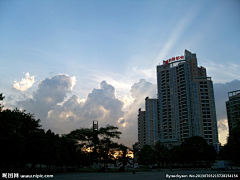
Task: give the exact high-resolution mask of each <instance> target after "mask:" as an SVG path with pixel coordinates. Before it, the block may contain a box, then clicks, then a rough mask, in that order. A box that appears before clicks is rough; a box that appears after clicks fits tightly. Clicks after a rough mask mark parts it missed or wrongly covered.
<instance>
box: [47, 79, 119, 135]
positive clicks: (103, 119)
mask: <svg viewBox="0 0 240 180" xmlns="http://www.w3.org/2000/svg"><path fill="white" fill-rule="evenodd" d="M122 107H123V102H122V101H120V100H119V99H117V98H116V96H115V88H114V87H113V86H112V85H110V84H107V82H106V81H102V82H101V84H100V88H99V89H93V90H92V92H91V93H89V94H88V96H87V99H86V100H85V101H80V99H79V97H78V96H76V95H73V96H71V97H70V98H69V99H68V100H66V101H65V102H64V103H63V104H62V105H57V106H55V107H54V109H53V110H51V111H50V112H49V113H48V116H47V122H48V124H49V125H50V126H51V127H52V129H62V130H64V131H65V133H68V132H69V131H71V130H73V129H76V128H80V127H90V126H91V124H92V121H93V120H98V122H99V124H100V126H105V125H107V124H111V125H114V126H118V125H119V124H118V120H119V118H121V117H122V116H123V115H124V112H123V111H122ZM66 125H67V126H66Z"/></svg>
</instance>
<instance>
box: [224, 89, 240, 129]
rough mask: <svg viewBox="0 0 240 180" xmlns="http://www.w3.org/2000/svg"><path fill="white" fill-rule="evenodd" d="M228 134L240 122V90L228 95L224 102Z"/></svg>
mask: <svg viewBox="0 0 240 180" xmlns="http://www.w3.org/2000/svg"><path fill="white" fill-rule="evenodd" d="M226 109H227V118H228V128H229V133H231V130H232V128H234V127H235V126H236V125H237V122H239V121H240V90H236V91H232V92H229V93H228V101H227V102H226Z"/></svg>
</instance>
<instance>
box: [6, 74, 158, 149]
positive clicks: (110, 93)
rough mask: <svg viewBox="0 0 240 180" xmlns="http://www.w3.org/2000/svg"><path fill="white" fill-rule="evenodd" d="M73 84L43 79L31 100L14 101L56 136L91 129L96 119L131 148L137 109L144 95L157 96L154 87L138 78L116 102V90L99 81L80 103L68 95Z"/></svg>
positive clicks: (60, 77)
mask: <svg viewBox="0 0 240 180" xmlns="http://www.w3.org/2000/svg"><path fill="white" fill-rule="evenodd" d="M76 82H77V81H76V77H74V76H73V77H70V76H68V75H66V74H59V75H56V76H54V77H51V78H46V79H44V80H42V81H41V82H39V83H38V89H37V90H36V91H35V92H34V93H33V95H32V97H31V98H29V97H26V98H25V99H24V100H19V101H17V102H16V103H17V107H18V108H21V109H26V110H27V111H28V112H31V113H34V114H35V118H36V119H41V124H42V125H43V128H45V129H52V130H53V131H54V132H56V133H59V134H64V133H69V132H70V131H72V130H74V129H77V128H80V127H91V126H92V121H93V120H98V123H99V126H100V127H102V126H106V125H107V124H111V125H114V126H117V127H119V130H120V131H121V132H122V133H123V134H122V136H121V139H120V141H121V143H124V144H126V145H129V146H130V145H132V144H133V143H134V142H135V141H137V115H138V109H139V108H144V106H145V98H146V96H148V97H150V98H152V97H156V91H157V89H156V88H157V86H156V84H152V83H149V82H147V81H146V80H144V79H141V80H140V81H139V82H137V83H134V84H133V85H132V86H131V89H130V92H129V94H128V95H126V96H124V98H122V99H119V98H117V97H116V90H115V87H114V86H113V85H111V84H108V83H107V82H106V81H102V82H101V83H100V86H99V88H94V89H93V90H92V91H91V92H90V93H89V94H88V95H87V98H86V99H84V100H83V99H80V98H79V97H78V96H77V95H72V96H70V97H69V96H67V95H68V93H70V92H71V91H72V89H73V87H74V85H75V84H76ZM67 97H68V99H66V98H67ZM9 98H11V97H9Z"/></svg>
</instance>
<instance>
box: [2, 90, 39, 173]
mask: <svg viewBox="0 0 240 180" xmlns="http://www.w3.org/2000/svg"><path fill="white" fill-rule="evenodd" d="M1 99H3V97H2V95H1ZM0 117H1V118H0V141H1V143H2V144H3V148H0V157H1V168H2V169H3V170H6V171H8V170H10V168H11V166H14V168H15V169H16V168H17V167H19V166H21V167H23V165H24V164H26V163H28V160H29V159H30V158H29V156H30V154H29V151H28V149H29V147H30V146H35V145H36V143H37V142H36V141H31V138H32V136H33V134H35V133H37V132H38V131H39V129H40V127H41V125H40V124H39V123H40V120H35V119H34V115H33V114H30V113H26V111H20V110H18V109H17V108H16V109H14V110H9V109H5V110H2V109H1V111H0ZM30 142H31V143H30Z"/></svg>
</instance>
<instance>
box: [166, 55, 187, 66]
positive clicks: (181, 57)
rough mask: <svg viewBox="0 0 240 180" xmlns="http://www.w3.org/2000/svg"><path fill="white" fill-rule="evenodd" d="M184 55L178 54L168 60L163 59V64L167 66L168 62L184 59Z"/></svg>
mask: <svg viewBox="0 0 240 180" xmlns="http://www.w3.org/2000/svg"><path fill="white" fill-rule="evenodd" d="M184 59H185V58H184V56H183V55H182V56H176V57H172V58H169V59H167V60H166V61H163V65H164V66H165V65H166V64H168V63H170V62H172V61H177V60H184Z"/></svg>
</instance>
